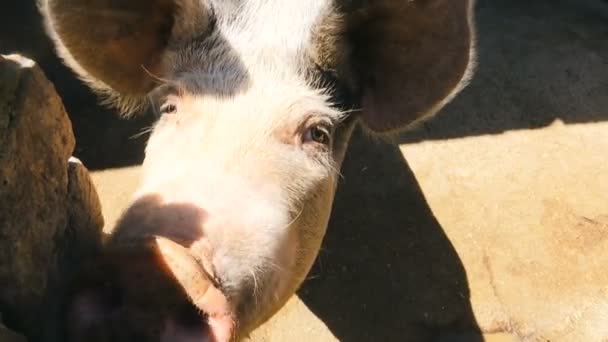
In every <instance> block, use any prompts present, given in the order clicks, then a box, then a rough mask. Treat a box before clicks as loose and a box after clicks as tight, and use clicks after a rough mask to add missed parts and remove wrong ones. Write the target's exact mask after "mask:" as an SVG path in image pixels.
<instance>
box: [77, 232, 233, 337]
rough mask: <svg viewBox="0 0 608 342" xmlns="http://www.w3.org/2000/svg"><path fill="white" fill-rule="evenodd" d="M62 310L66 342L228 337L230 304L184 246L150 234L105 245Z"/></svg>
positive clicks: (230, 322) (230, 324)
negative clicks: (101, 253)
mask: <svg viewBox="0 0 608 342" xmlns="http://www.w3.org/2000/svg"><path fill="white" fill-rule="evenodd" d="M77 283H79V284H78V285H77V290H75V292H74V294H73V295H72V300H71V303H70V305H69V309H68V317H67V322H66V324H67V333H68V338H69V340H70V341H73V342H79V341H83V342H84V341H112V342H118V341H135V340H136V341H160V342H190V341H197V342H199V341H209V342H228V341H231V340H232V339H234V333H235V332H234V330H235V317H234V310H233V309H232V307H231V304H230V302H229V300H228V298H227V297H226V295H224V293H223V292H222V291H221V290H220V286H218V284H217V282H215V281H214V280H213V276H212V274H210V272H209V271H208V270H206V269H205V267H203V265H202V263H200V262H199V261H197V259H196V258H195V257H193V256H192V254H191V253H190V252H189V250H188V249H187V248H185V247H183V246H182V245H181V244H179V243H177V242H175V241H172V240H170V239H167V238H164V237H159V236H153V237H147V238H145V239H138V240H137V241H129V242H126V243H125V242H121V243H116V244H110V245H109V246H108V248H106V250H105V252H104V255H103V256H102V257H101V258H100V259H98V260H97V261H96V262H95V263H94V264H89V265H88V267H87V269H86V271H85V272H83V276H82V278H81V279H80V281H77Z"/></svg>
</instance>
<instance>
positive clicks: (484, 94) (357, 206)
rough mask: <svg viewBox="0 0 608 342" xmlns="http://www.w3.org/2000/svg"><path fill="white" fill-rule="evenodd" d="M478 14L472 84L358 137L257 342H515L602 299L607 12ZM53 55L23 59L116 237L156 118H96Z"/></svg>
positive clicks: (575, 5)
mask: <svg viewBox="0 0 608 342" xmlns="http://www.w3.org/2000/svg"><path fill="white" fill-rule="evenodd" d="M16 10H19V9H16ZM21 10H25V9H21ZM476 13H477V23H478V30H479V39H478V51H479V58H478V71H477V73H476V74H475V76H474V77H473V79H472V82H471V85H470V86H469V87H468V88H467V89H466V90H465V91H464V92H463V93H462V94H461V95H459V96H458V97H457V98H456V99H455V100H454V101H453V102H452V103H451V104H450V105H448V107H447V108H445V110H443V111H442V112H441V113H440V114H439V115H438V116H437V117H436V118H434V119H432V120H431V121H429V122H428V123H425V124H424V125H422V126H420V127H418V128H417V129H415V130H412V131H410V132H407V133H405V134H403V135H401V136H400V137H399V138H398V139H395V140H394V141H391V142H386V141H370V140H369V139H367V138H364V137H363V136H362V135H360V134H357V135H355V137H354V139H353V141H352V143H351V146H350V148H349V151H348V154H347V158H346V161H345V163H344V165H343V169H342V172H343V175H344V177H343V179H342V181H341V183H340V186H339V189H338V193H337V197H336V201H335V204H334V210H333V214H332V219H331V222H330V227H329V230H328V235H327V236H326V239H325V241H324V245H323V248H322V250H321V252H320V255H319V258H318V260H317V263H316V265H315V266H314V268H313V271H312V272H311V273H310V275H309V277H308V279H307V281H306V282H305V284H304V285H303V287H302V289H301V290H300V291H299V292H298V294H297V296H294V298H293V299H292V300H291V301H290V302H289V304H288V305H287V306H286V307H285V308H284V309H283V310H282V311H281V312H280V313H279V314H278V315H277V316H276V317H275V318H274V319H273V320H271V321H270V322H269V323H268V324H266V325H265V326H264V327H262V328H261V329H259V331H257V332H256V333H255V334H254V335H253V336H252V339H253V340H255V341H332V340H342V341H422V340H442V341H443V340H448V341H482V340H484V338H482V337H481V336H480V335H479V334H478V333H479V331H480V330H484V331H486V332H493V334H492V333H490V334H486V335H485V339H486V340H489V341H515V340H520V339H523V338H524V335H522V334H523V331H525V329H524V328H522V327H528V328H529V327H530V326H534V324H532V323H529V322H536V321H535V320H537V318H536V317H537V316H538V315H544V316H545V317H544V319H545V320H546V321H545V322H546V323H547V324H551V322H558V321H561V320H564V319H569V318H570V316H569V314H568V313H566V314H563V313H560V311H559V310H556V307H557V306H556V305H558V304H557V302H558V300H556V298H560V300H559V302H560V303H561V301H562V299H563V298H562V297H563V296H562V294H564V293H568V294H570V293H578V292H581V293H583V292H584V293H592V292H593V291H595V290H597V289H595V288H591V287H589V286H591V285H593V284H600V287H602V284H604V286H603V288H604V289H605V284H608V280H606V279H605V278H602V277H603V275H601V274H600V272H599V271H598V270H599V268H598V267H599V266H598V267H595V266H593V265H594V264H595V263H598V262H599V261H600V260H605V259H606V256H605V254H606V252H602V251H606V250H608V249H606V248H603V246H604V243H608V8H607V5H606V4H605V3H603V2H601V1H594V0H542V1H541V0H537V1H523V0H479V1H478V5H477V9H476ZM0 25H6V23H2V22H0ZM11 30H12V31H11ZM17 30H21V31H22V30H23V27H22V26H21V27H20V28H19V29H16V28H14V27H12V26H10V25H8V26H0V32H16V31H17ZM32 30H35V28H32ZM15 34H17V33H15ZM32 35H33V36H35V35H36V34H32ZM6 42H7V41H6V40H5V41H4V44H5V45H6V44H7V43H6ZM1 43H2V41H0V48H3V49H6V46H5V47H3V46H2V44H1ZM9 45H10V44H9ZM12 46H17V48H21V49H25V50H27V49H28V46H30V45H28V42H27V41H20V42H17V43H13V45H12ZM48 49H49V47H48V46H46V47H43V48H40V49H39V51H32V53H33V54H35V55H38V56H41V57H40V58H39V60H40V61H41V64H42V65H43V67H45V70H47V73H49V78H50V79H51V80H53V81H55V82H56V84H57V88H58V90H59V92H60V93H62V94H68V93H69V94H77V95H76V96H70V97H65V96H64V97H65V102H66V107H67V108H68V111H69V112H70V113H71V115H72V120H73V123H74V129H75V132H76V135H77V139H78V149H77V151H76V154H77V155H78V156H79V157H80V158H81V159H82V160H83V161H84V162H85V164H86V165H87V166H89V167H90V168H91V169H92V170H94V172H93V177H94V181H95V182H96V184H97V186H98V191H99V193H100V196H101V200H102V205H103V208H104V213H105V216H106V221H107V227H108V228H109V227H111V226H112V224H113V222H114V221H115V220H116V218H117V217H118V215H119V214H120V212H121V211H122V210H123V209H124V208H125V206H126V205H127V204H128V200H129V196H130V195H131V193H132V191H133V190H134V189H135V187H136V186H137V181H138V172H139V168H138V166H137V164H138V163H139V162H140V161H141V158H142V150H143V146H144V143H145V136H142V137H139V138H132V136H133V135H134V134H136V133H137V132H138V131H139V130H141V129H143V128H144V127H146V126H147V125H149V124H150V121H149V120H148V119H146V118H145V117H144V118H140V119H137V120H135V121H124V120H119V119H117V118H116V117H115V116H113V115H112V113H109V111H106V110H103V109H100V108H99V107H97V106H94V105H93V103H94V101H95V98H94V96H92V95H91V94H90V93H88V92H87V91H86V90H84V89H82V88H81V87H80V86H79V85H77V84H76V83H74V80H73V79H69V78H66V79H64V76H65V74H66V71H65V70H64V68H62V67H60V66H57V64H56V60H55V59H54V57H53V56H52V54H51V52H49V51H48ZM3 52H5V51H3ZM592 233H593V234H592ZM590 236H591V237H590ZM583 240H584V241H587V242H581V241H583ZM600 247H602V248H600ZM555 251H559V253H556V252H555ZM576 258H578V260H582V261H581V262H580V263H578V264H572V263H570V262H569V260H571V259H576ZM539 265H540V266H539ZM566 283H567V284H568V286H569V287H568V289H567V290H566V289H565V288H564V287H562V285H563V284H566ZM590 284H591V285H590ZM579 290H580V291H579ZM581 296H582V295H581ZM606 298H608V296H604V297H601V300H603V301H604V302H603V303H607V302H606ZM566 299H568V300H570V299H572V301H573V303H574V304H572V306H573V307H574V306H576V305H575V304H576V303H575V301H576V300H577V299H576V298H574V297H572V298H570V297H568V298H566ZM596 299H597V297H596ZM564 300H565V299H564ZM583 301H584V299H583ZM566 302H567V301H566ZM553 304H555V305H554V306H552V305H553ZM568 305H569V304H568ZM552 315H555V317H553V316H552ZM588 322H591V319H589V320H588ZM603 322H606V321H603ZM555 324H556V325H558V323H555ZM589 324H591V323H589ZM606 324H607V326H608V323H606ZM539 326H540V325H539ZM446 327H447V328H446ZM530 329H532V328H530ZM532 330H533V329H532ZM503 331H505V332H504V333H503ZM557 336H561V337H564V336H567V334H566V332H563V333H562V334H561V335H559V334H558V335H557ZM605 336H608V332H607V333H606V335H605ZM555 340H560V339H559V338H558V339H555ZM564 340H569V341H575V340H577V339H564Z"/></svg>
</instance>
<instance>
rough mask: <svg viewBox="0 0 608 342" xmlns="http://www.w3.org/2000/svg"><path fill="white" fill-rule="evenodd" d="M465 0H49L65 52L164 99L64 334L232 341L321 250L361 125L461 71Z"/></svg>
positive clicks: (119, 97) (277, 302) (407, 108)
mask: <svg viewBox="0 0 608 342" xmlns="http://www.w3.org/2000/svg"><path fill="white" fill-rule="evenodd" d="M471 2H472V0H409V1H405V0H401V1H398V0H376V1H364V0H352V1H342V0H335V1H331V0H307V1H295V0H294V1H283V0H280V1H279V0H277V1H271V0H232V1H229V0H223V1H222V0H130V1H125V0H89V1H84V0H42V1H41V2H40V8H41V11H42V13H43V15H44V18H45V22H46V25H47V30H48V33H49V35H50V36H51V37H52V38H53V40H54V42H55V45H56V48H57V52H58V54H59V55H60V56H61V57H62V58H63V59H64V61H65V63H66V64H67V65H68V66H69V67H71V68H72V69H73V70H74V71H75V72H76V73H77V74H78V75H79V76H80V77H81V78H82V79H83V80H84V81H85V82H86V83H87V84H89V85H90V86H91V87H92V88H93V89H95V90H96V91H97V92H98V93H99V94H101V96H103V98H104V99H105V100H106V101H107V102H108V103H110V104H112V105H114V106H116V107H117V108H118V109H120V110H121V111H122V112H124V113H125V114H132V113H136V112H138V111H140V110H142V109H145V108H148V107H151V109H152V110H153V111H154V112H155V113H156V114H157V115H158V121H157V123H156V124H155V126H154V128H153V132H152V134H151V137H150V139H149V142H148V145H147V149H146V158H145V161H144V164H143V177H142V180H141V187H140V188H139V191H138V192H137V193H136V194H135V196H134V199H133V203H132V205H131V206H130V207H129V208H127V209H126V211H125V213H124V215H123V217H122V219H121V220H120V222H119V223H118V225H117V227H116V228H115V231H114V233H113V234H112V236H111V237H110V238H109V240H108V243H107V244H106V247H105V252H104V255H103V256H101V257H100V258H99V259H97V260H95V261H93V262H91V263H90V264H87V265H88V266H87V267H86V268H85V270H84V271H83V272H82V274H81V275H80V278H79V279H80V280H79V281H78V282H77V284H78V286H77V287H76V288H75V290H74V293H73V296H72V300H71V302H70V303H69V304H68V312H69V318H68V320H67V321H68V332H69V337H70V339H71V340H72V341H94V340H100V341H105V340H108V341H110V340H113V341H122V340H125V341H126V340H129V341H131V340H137V341H147V340H150V341H207V340H210V341H228V340H232V339H238V338H241V337H243V336H246V335H247V334H248V333H249V332H250V331H252V330H253V329H255V328H256V327H257V326H259V325H260V324H262V323H263V322H264V321H266V320H267V319H268V318H270V317H271V316H272V315H273V314H274V313H275V312H276V311H277V310H278V309H279V308H280V307H281V306H282V305H283V304H284V303H285V302H286V301H287V299H288V298H289V297H290V296H291V295H292V294H293V293H294V292H295V291H296V289H297V288H298V286H299V285H300V284H301V282H302V281H303V279H304V278H305V276H306V274H307V272H308V271H309V269H310V267H311V265H312V263H313V261H314V259H315V257H316V255H317V252H318V250H319V247H320V244H321V241H322V239H323V236H324V234H325V230H326V227H327V223H328V220H329V215H330V212H331V206H332V201H333V196H334V192H335V187H336V183H337V178H338V177H339V170H340V165H341V162H342V159H343V156H344V152H345V150H346V146H347V142H348V139H349V136H350V133H351V131H352V128H353V127H354V125H355V124H357V123H361V124H362V125H363V126H364V127H367V128H368V129H369V131H371V132H373V133H377V134H387V133H391V132H394V131H398V130H400V129H403V128H405V127H407V126H408V125H411V124H413V123H415V122H417V121H419V120H421V119H424V118H426V117H429V116H431V115H432V114H434V113H435V112H436V111H438V110H439V109H440V108H441V107H442V106H443V105H444V104H445V103H446V102H447V101H449V100H450V99H451V98H452V97H453V96H454V95H455V94H456V93H457V92H458V91H459V90H460V89H462V87H463V86H464V84H465V83H466V79H467V75H468V74H469V73H470V70H471V65H472V64H473V63H472V56H473V54H472V51H473V44H472V42H473V31H472V26H471V8H472V3H471Z"/></svg>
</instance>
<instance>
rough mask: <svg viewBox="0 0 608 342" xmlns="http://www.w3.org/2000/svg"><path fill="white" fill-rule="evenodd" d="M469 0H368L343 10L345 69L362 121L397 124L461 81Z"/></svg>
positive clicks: (437, 103)
mask: <svg viewBox="0 0 608 342" xmlns="http://www.w3.org/2000/svg"><path fill="white" fill-rule="evenodd" d="M472 2H473V0H407V1H406V0H403V1H396V0H375V1H365V3H366V5H364V6H363V7H364V8H357V9H353V10H352V11H351V13H348V14H347V16H346V18H347V25H346V32H345V34H346V39H347V41H348V45H349V46H350V49H351V51H350V56H349V57H348V58H349V64H350V70H351V71H350V73H351V74H352V76H353V77H354V78H355V80H356V81H355V82H356V83H357V88H358V89H357V90H358V92H359V93H360V95H361V106H362V110H363V113H362V118H363V121H364V123H365V124H366V125H367V126H368V127H369V128H370V129H372V130H373V131H375V132H378V133H383V132H389V131H393V130H397V129H400V128H404V127H406V126H407V125H409V124H412V123H413V122H416V121H417V120H420V119H422V118H424V117H427V116H430V115H432V114H434V113H435V112H437V111H438V110H439V109H441V107H442V106H443V105H444V104H445V103H447V102H448V101H449V100H450V99H451V98H452V97H453V96H454V95H456V93H457V92H458V91H459V90H460V89H462V88H463V87H464V85H463V83H465V82H464V81H463V79H465V80H466V78H467V75H468V73H469V72H470V69H471V65H472V46H473V30H472V25H471V21H472V19H471V15H472V13H471V12H472ZM347 11H348V10H347Z"/></svg>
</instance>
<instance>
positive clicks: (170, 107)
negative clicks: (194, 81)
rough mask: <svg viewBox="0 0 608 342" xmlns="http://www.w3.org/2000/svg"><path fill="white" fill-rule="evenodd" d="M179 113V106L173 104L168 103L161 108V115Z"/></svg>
mask: <svg viewBox="0 0 608 342" xmlns="http://www.w3.org/2000/svg"><path fill="white" fill-rule="evenodd" d="M176 111H177V106H176V105H175V104H173V103H170V102H167V103H165V104H164V105H162V106H160V114H161V115H163V114H173V113H175V112H176Z"/></svg>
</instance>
